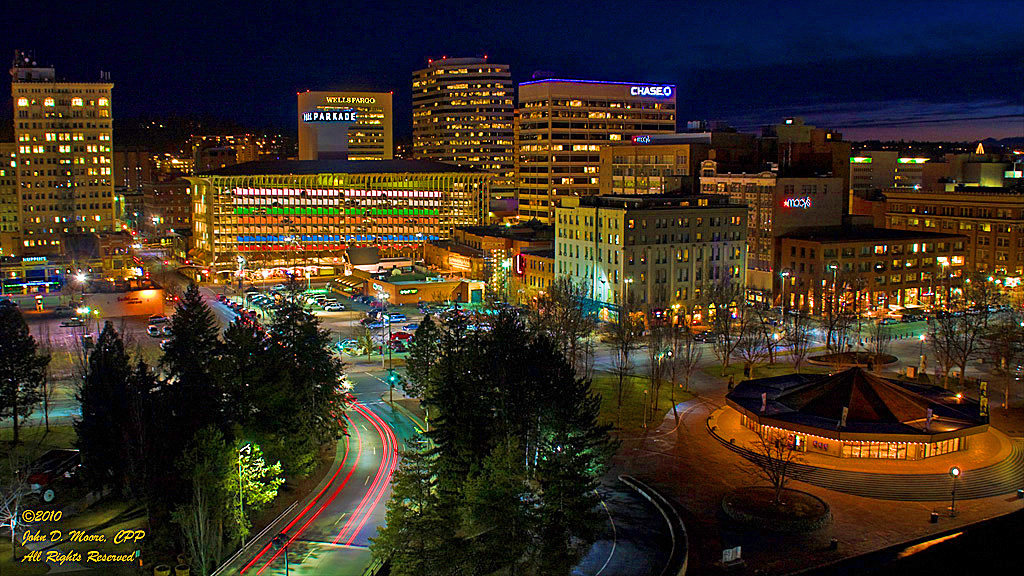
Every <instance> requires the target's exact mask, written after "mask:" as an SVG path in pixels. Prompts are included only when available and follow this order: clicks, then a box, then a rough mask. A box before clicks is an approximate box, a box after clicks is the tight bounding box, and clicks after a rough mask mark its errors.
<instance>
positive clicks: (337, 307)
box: [324, 302, 345, 312]
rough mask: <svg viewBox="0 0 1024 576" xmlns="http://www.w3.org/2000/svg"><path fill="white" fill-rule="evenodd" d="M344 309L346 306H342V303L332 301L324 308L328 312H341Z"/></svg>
mask: <svg viewBox="0 0 1024 576" xmlns="http://www.w3.org/2000/svg"><path fill="white" fill-rule="evenodd" d="M344 309H345V307H344V306H342V305H341V304H338V303H337V302H330V303H328V304H325V305H324V310H326V311H328V312H341V311H342V310H344Z"/></svg>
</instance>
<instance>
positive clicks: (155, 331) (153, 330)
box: [146, 324, 163, 338]
mask: <svg viewBox="0 0 1024 576" xmlns="http://www.w3.org/2000/svg"><path fill="white" fill-rule="evenodd" d="M146 334H149V335H150V336H153V337H154V338H155V337H157V336H162V335H163V332H162V331H161V330H160V327H159V326H156V325H153V324H150V325H149V326H147V327H146Z"/></svg>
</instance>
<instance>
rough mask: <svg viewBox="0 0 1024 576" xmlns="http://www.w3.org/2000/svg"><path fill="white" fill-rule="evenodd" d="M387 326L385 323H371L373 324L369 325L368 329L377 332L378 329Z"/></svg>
mask: <svg viewBox="0 0 1024 576" xmlns="http://www.w3.org/2000/svg"><path fill="white" fill-rule="evenodd" d="M385 326H387V324H385V323H383V322H371V323H370V324H369V325H367V326H366V327H367V328H369V329H371V330H377V329H379V328H383V327H385Z"/></svg>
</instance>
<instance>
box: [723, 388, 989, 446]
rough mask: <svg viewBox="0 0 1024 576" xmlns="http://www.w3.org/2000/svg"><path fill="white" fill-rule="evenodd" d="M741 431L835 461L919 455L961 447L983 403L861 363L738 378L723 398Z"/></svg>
mask: <svg viewBox="0 0 1024 576" xmlns="http://www.w3.org/2000/svg"><path fill="white" fill-rule="evenodd" d="M726 402H727V403H728V405H729V406H730V407H731V408H733V409H735V410H737V411H738V412H739V413H740V421H741V423H742V424H743V425H744V426H746V427H747V428H749V429H751V430H753V431H754V432H756V433H758V434H759V435H761V436H762V437H763V436H765V435H768V436H774V437H781V438H786V439H788V440H789V441H790V442H792V444H793V445H794V446H795V447H796V448H797V449H798V450H800V451H804V452H817V453H821V454H827V455H830V456H835V457H838V458H882V459H890V460H922V459H925V458H930V457H932V456H939V455H942V454H947V453H949V452H957V451H961V450H966V449H967V448H968V446H969V444H970V440H971V437H972V436H974V435H975V434H979V433H982V432H985V431H986V430H987V429H988V416H987V412H988V410H987V403H986V402H985V400H984V399H983V400H982V401H981V403H979V402H976V401H972V400H968V399H966V398H959V397H957V396H956V395H955V394H953V393H951V392H950V391H949V390H945V389H943V388H939V387H936V386H927V385H919V384H914V383H910V382H901V381H897V380H891V379H887V378H882V377H879V376H876V375H875V374H872V373H870V372H867V371H865V370H863V369H861V368H851V369H849V370H846V371H844V372H840V373H838V374H832V375H828V374H790V375H786V376H776V377H772V378H760V379H757V380H747V381H745V382H741V383H740V384H739V385H737V386H736V388H735V389H734V390H733V391H732V392H730V393H729V394H728V395H727V396H726Z"/></svg>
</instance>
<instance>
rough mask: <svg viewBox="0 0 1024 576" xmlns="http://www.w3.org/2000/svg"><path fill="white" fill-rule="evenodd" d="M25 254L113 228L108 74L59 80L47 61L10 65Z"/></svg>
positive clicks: (52, 250) (19, 60) (53, 250)
mask: <svg viewBox="0 0 1024 576" xmlns="http://www.w3.org/2000/svg"><path fill="white" fill-rule="evenodd" d="M11 78H12V81H11V96H12V99H13V104H14V140H15V145H16V146H17V152H16V153H17V163H18V168H17V170H18V192H19V196H20V197H19V202H20V204H19V215H20V216H19V224H20V226H21V235H22V239H21V242H22V245H21V252H22V255H28V256H38V255H56V254H61V253H62V244H63V242H64V237H65V236H66V235H68V234H90V233H103V232H113V231H115V230H117V229H118V224H117V222H116V219H115V205H114V175H113V148H112V146H113V143H112V138H113V129H112V126H111V121H112V119H111V116H112V114H111V91H112V90H113V88H114V85H113V84H111V83H109V82H58V81H57V79H56V73H55V71H54V69H53V68H52V67H41V66H38V65H37V64H36V63H35V62H33V61H31V59H29V58H26V57H23V56H21V55H20V54H19V55H17V56H16V57H15V62H14V66H13V67H12V68H11Z"/></svg>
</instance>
